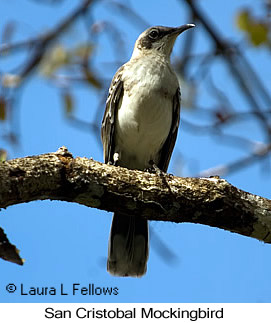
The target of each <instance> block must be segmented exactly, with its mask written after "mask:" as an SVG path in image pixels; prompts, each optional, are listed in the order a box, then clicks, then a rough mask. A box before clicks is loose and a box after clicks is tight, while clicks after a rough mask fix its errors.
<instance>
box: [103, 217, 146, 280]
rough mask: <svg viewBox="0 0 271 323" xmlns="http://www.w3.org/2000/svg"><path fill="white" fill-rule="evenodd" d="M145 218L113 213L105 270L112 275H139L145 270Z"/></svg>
mask: <svg viewBox="0 0 271 323" xmlns="http://www.w3.org/2000/svg"><path fill="white" fill-rule="evenodd" d="M148 255H149V232H148V222H147V220H145V219H143V218H141V217H138V216H128V215H122V214H119V213H115V214H114V216H113V221H112V226H111V233H110V239H109V249H108V259H107V270H108V271H109V273H110V274H112V275H114V276H133V277H140V276H142V275H144V274H145V272H146V270H147V260H148Z"/></svg>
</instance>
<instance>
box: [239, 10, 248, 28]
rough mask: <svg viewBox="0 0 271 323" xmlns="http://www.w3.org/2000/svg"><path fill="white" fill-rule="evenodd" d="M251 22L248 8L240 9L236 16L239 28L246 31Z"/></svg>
mask: <svg viewBox="0 0 271 323" xmlns="http://www.w3.org/2000/svg"><path fill="white" fill-rule="evenodd" d="M250 24H251V17H250V13H249V11H248V10H243V11H241V12H240V13H239V14H238V15H237V17H236V25H237V27H238V28H239V29H240V30H243V31H247V30H248V29H249V27H250Z"/></svg>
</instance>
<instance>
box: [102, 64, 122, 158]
mask: <svg viewBox="0 0 271 323" xmlns="http://www.w3.org/2000/svg"><path fill="white" fill-rule="evenodd" d="M122 69H123V66H122V67H120V68H119V69H118V71H117V72H116V74H115V76H114V78H113V80H112V82H111V85H110V88H109V94H108V97H107V100H106V108H105V113H104V117H103V121H102V129H101V135H102V142H103V150H104V162H105V163H109V162H111V163H113V155H114V148H115V142H114V137H115V118H116V114H117V110H118V106H119V103H120V101H121V99H122V96H123V82H122Z"/></svg>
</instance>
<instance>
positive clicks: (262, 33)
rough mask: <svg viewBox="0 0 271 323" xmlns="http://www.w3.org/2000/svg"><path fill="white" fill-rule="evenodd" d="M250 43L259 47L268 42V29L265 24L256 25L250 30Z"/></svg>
mask: <svg viewBox="0 0 271 323" xmlns="http://www.w3.org/2000/svg"><path fill="white" fill-rule="evenodd" d="M249 37H250V41H251V43H252V44H253V45H254V46H259V45H262V44H264V43H266V42H267V41H268V28H267V26H266V25H265V24H264V23H254V24H252V25H251V27H250V28H249Z"/></svg>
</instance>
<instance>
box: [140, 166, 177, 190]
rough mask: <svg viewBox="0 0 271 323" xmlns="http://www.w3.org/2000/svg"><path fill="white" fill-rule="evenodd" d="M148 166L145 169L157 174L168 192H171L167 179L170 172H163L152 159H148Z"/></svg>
mask: <svg viewBox="0 0 271 323" xmlns="http://www.w3.org/2000/svg"><path fill="white" fill-rule="evenodd" d="M149 164H150V167H149V168H147V169H146V170H145V171H147V172H149V173H153V174H156V175H157V176H159V177H160V178H161V180H162V182H163V184H164V185H165V186H166V187H167V188H168V190H169V192H170V193H171V194H172V195H174V194H173V192H172V190H171V188H170V185H169V183H168V181H167V176H171V175H170V174H167V173H166V172H164V171H163V170H161V169H160V168H159V167H158V166H157V165H156V164H155V163H154V161H153V160H150V162H149Z"/></svg>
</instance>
